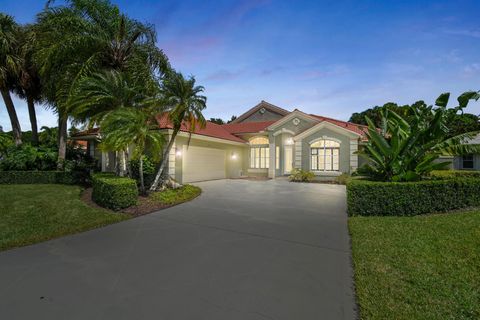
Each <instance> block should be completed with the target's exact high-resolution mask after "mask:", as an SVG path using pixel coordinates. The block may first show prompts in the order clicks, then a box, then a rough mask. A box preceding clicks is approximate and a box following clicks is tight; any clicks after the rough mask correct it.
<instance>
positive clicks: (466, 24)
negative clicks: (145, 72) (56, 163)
mask: <svg viewBox="0 0 480 320" xmlns="http://www.w3.org/2000/svg"><path fill="white" fill-rule="evenodd" d="M57 2H58V1H57ZM112 2H113V3H115V4H118V5H119V7H120V8H121V10H122V11H124V12H126V13H127V14H129V15H130V16H132V17H134V18H136V19H138V20H141V21H144V22H150V23H152V24H155V26H156V30H157V32H158V46H159V47H160V48H162V49H163V50H164V51H165V52H166V53H167V55H168V56H169V58H170V60H171V63H172V65H173V66H174V67H175V68H176V69H178V70H180V71H182V72H183V73H185V74H191V75H195V76H196V78H197V81H198V83H199V84H201V85H203V86H205V88H206V95H207V97H208V108H207V110H206V112H205V114H206V116H207V117H222V118H224V119H227V118H230V116H231V115H234V114H235V115H239V114H241V113H242V112H244V111H246V110H247V109H249V108H250V107H252V106H254V105H255V104H256V103H258V102H259V101H260V100H266V101H269V102H271V103H273V104H276V105H278V106H281V107H284V108H286V109H290V110H291V109H294V108H299V109H301V110H303V111H305V112H309V113H316V114H321V115H325V116H330V117H334V118H338V119H343V120H347V119H348V118H349V117H350V115H351V114H352V112H356V111H361V110H364V109H366V108H368V107H372V106H375V105H381V104H383V103H385V102H390V101H392V102H397V103H402V104H404V103H412V102H415V101H416V100H420V99H423V100H425V101H426V102H427V103H433V102H434V100H435V98H436V97H437V96H438V95H439V94H440V93H441V92H445V91H449V92H452V95H453V96H454V97H456V96H458V95H459V94H460V93H461V92H463V91H466V90H475V89H476V90H480V54H479V53H480V22H479V20H478V12H480V1H275V0H270V1H269V0H259V1H254V0H244V1H171V0H168V1H154V0H150V1H148V0H143V1H141V0H138V1H132V0H129V1H127V0H122V1H120V0H114V1H112ZM43 5H44V1H41V0H23V1H18V0H13V1H12V0H2V2H1V9H0V10H1V11H3V12H7V13H8V14H11V15H13V16H15V18H16V19H17V20H18V21H20V22H31V21H33V20H34V19H35V14H36V13H37V12H38V11H39V10H41V8H42V7H43ZM15 102H16V105H17V109H18V113H19V117H20V119H21V124H22V129H23V130H28V129H29V121H28V114H27V111H26V106H25V104H24V103H23V102H22V101H21V100H18V99H16V100H15ZM468 111H469V112H471V113H476V114H479V113H480V102H477V103H474V104H471V106H470V107H469V109H468ZM38 113H39V122H40V125H55V116H54V115H53V114H52V113H51V112H50V111H48V110H45V109H44V108H42V107H39V108H38ZM0 125H2V126H3V127H4V129H7V130H8V129H9V128H10V123H9V120H8V116H7V113H6V110H5V106H4V104H3V101H0Z"/></svg>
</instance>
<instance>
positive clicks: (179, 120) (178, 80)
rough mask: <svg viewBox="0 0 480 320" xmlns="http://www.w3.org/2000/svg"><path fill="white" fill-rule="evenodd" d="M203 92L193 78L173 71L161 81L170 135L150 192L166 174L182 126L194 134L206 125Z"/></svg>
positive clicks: (205, 101)
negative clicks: (171, 151) (169, 158)
mask: <svg viewBox="0 0 480 320" xmlns="http://www.w3.org/2000/svg"><path fill="white" fill-rule="evenodd" d="M204 90H205V89H204V87H202V86H197V85H196V84H195V78H194V77H190V78H188V79H185V77H184V76H183V75H182V74H181V73H179V72H175V71H172V72H170V73H169V74H168V75H167V76H166V77H165V79H164V80H163V83H162V88H161V97H162V103H163V104H164V105H165V106H166V107H167V108H168V113H167V114H165V115H164V116H166V117H167V119H168V121H169V122H171V125H172V133H171V135H170V136H169V141H168V145H167V147H166V148H164V150H163V155H162V161H161V163H160V167H159V169H158V171H157V174H156V176H155V180H154V181H153V183H152V185H151V186H150V191H155V190H156V189H157V188H158V186H159V184H160V180H161V179H162V177H164V176H165V174H166V168H167V163H168V154H169V153H170V150H171V149H172V146H173V143H174V142H175V138H176V136H177V134H178V132H179V131H180V129H181V128H182V126H184V127H185V128H186V130H188V132H189V133H190V134H191V133H192V132H195V130H196V128H197V127H198V126H199V127H204V126H205V125H206V120H205V118H204V116H203V114H202V111H203V110H204V109H205V108H206V107H207V106H206V103H207V98H206V97H205V96H203V95H200V93H202V92H203V91H204ZM163 181H165V179H163Z"/></svg>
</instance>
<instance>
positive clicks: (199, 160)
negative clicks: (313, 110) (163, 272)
mask: <svg viewBox="0 0 480 320" xmlns="http://www.w3.org/2000/svg"><path fill="white" fill-rule="evenodd" d="M158 122H159V129H160V130H162V131H164V132H165V133H166V134H171V132H172V130H171V129H172V126H171V124H170V123H169V121H168V119H167V117H166V115H164V116H161V117H159V118H158ZM365 130H366V127H365V126H361V125H357V124H353V123H350V122H345V121H340V120H335V119H331V118H327V117H322V116H318V115H313V114H307V113H304V112H302V111H300V110H297V109H295V110H294V111H291V112H290V111H287V110H285V109H282V108H279V107H277V106H274V105H272V104H270V103H268V102H265V101H262V102H260V103H259V104H257V105H256V106H255V107H253V108H252V109H250V110H248V111H247V112H245V113H244V114H242V115H241V116H239V117H238V118H237V119H236V120H235V121H233V122H231V123H229V124H224V125H217V124H214V123H212V122H207V125H206V127H205V128H203V129H197V130H196V131H195V132H194V133H193V134H192V135H191V140H190V143H188V141H189V133H188V130H187V128H186V127H183V128H182V130H181V131H180V132H179V134H178V136H177V138H176V139H175V144H174V146H173V148H172V151H171V152H170V155H169V158H168V160H169V163H168V171H169V174H170V175H171V176H172V177H173V178H174V179H176V180H177V181H179V182H181V183H187V182H195V181H203V180H213V179H223V178H238V177H246V176H264V177H270V178H275V177H280V176H284V175H288V174H289V173H290V172H291V170H292V169H293V168H301V169H304V170H309V171H313V172H314V173H315V175H317V176H327V177H334V176H338V175H340V174H342V173H351V172H353V171H355V170H356V169H357V167H358V165H359V159H358V156H357V154H355V152H356V151H357V150H358V147H359V144H361V143H362V141H364V140H365V135H364V131H365ZM98 138H99V133H98V130H90V131H83V132H80V133H78V134H77V135H76V136H75V137H74V139H78V140H87V141H88V150H89V152H90V154H91V155H92V156H95V157H96V158H97V159H98V160H99V162H100V163H101V168H102V171H113V170H114V163H115V154H114V153H105V152H103V153H102V152H100V150H98V148H97V147H96V146H97V141H98Z"/></svg>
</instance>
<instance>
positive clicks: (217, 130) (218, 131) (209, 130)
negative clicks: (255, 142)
mask: <svg viewBox="0 0 480 320" xmlns="http://www.w3.org/2000/svg"><path fill="white" fill-rule="evenodd" d="M157 121H158V125H159V127H160V129H172V128H173V126H172V124H171V122H170V121H169V119H168V117H167V114H166V113H164V114H162V115H159V116H157ZM188 129H189V128H188V127H187V126H186V125H185V124H182V127H181V128H180V130H181V131H184V132H188V131H189V130H188ZM193 133H195V134H199V135H203V136H208V137H213V138H219V139H225V140H230V141H235V142H241V143H245V140H243V139H240V138H239V137H236V136H234V135H233V134H231V133H230V132H228V131H227V130H225V129H224V128H223V126H221V125H218V124H216V123H213V122H210V121H207V124H206V126H205V128H200V126H197V127H196V128H195V131H194V132H193Z"/></svg>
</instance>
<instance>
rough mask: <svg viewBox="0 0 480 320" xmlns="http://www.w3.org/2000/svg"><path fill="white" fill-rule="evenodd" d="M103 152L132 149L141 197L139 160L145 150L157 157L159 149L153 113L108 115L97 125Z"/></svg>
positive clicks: (123, 110)
mask: <svg viewBox="0 0 480 320" xmlns="http://www.w3.org/2000/svg"><path fill="white" fill-rule="evenodd" d="M101 128H102V129H101V130H102V135H103V136H104V137H103V139H102V143H101V148H102V149H104V150H111V151H112V150H113V151H118V150H126V149H127V148H128V147H129V146H130V147H132V148H133V154H132V157H133V158H134V159H138V161H139V175H140V191H141V192H142V194H145V184H144V178H143V158H144V153H145V149H146V148H148V149H149V151H150V152H151V154H153V155H158V154H159V153H160V150H161V147H162V145H163V141H164V139H163V134H162V133H160V131H159V130H158V124H157V121H156V119H155V113H152V112H151V110H149V109H146V108H145V109H143V110H142V109H140V108H120V109H118V110H115V111H113V112H110V113H108V115H107V116H106V117H105V118H104V120H103V121H102V123H101Z"/></svg>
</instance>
